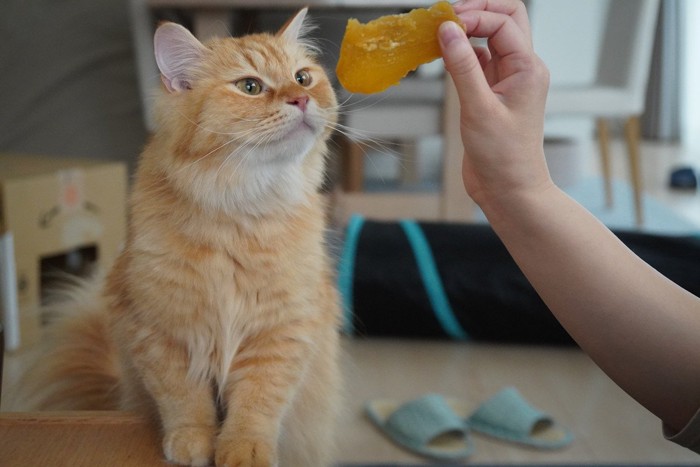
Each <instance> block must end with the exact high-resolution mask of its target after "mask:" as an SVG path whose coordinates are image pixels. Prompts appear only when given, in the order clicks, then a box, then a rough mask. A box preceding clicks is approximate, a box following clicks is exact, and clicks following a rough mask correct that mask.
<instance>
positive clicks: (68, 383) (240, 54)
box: [25, 10, 340, 467]
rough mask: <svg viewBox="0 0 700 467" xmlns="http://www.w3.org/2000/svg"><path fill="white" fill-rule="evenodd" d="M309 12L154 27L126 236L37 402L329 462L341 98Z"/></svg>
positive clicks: (253, 462) (188, 457)
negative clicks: (267, 26)
mask: <svg viewBox="0 0 700 467" xmlns="http://www.w3.org/2000/svg"><path fill="white" fill-rule="evenodd" d="M305 15H306V10H302V11H301V12H299V13H298V14H297V15H296V16H295V17H294V18H292V19H291V20H290V21H289V22H288V23H287V25H286V26H285V27H283V28H282V30H281V31H280V32H279V33H277V34H276V35H269V34H256V35H250V36H246V37H242V38H227V39H214V40H211V41H209V42H207V43H206V44H201V43H200V42H199V41H198V40H197V39H195V38H194V36H192V35H191V34H190V33H189V32H188V31H187V30H186V29H185V28H183V27H181V26H178V25H176V24H173V23H166V24H163V25H161V26H160V27H159V28H158V30H157V31H156V34H155V53H156V60H157V62H158V66H159V68H160V71H161V74H162V80H163V83H164V85H165V91H164V92H163V95H162V96H161V97H160V100H159V103H158V126H159V127H158V130H157V132H156V133H155V135H154V136H153V138H152V139H151V141H150V143H149V144H148V145H147V147H146V148H145V150H144V152H143V154H142V158H141V161H140V165H139V168H138V172H137V176H136V181H135V186H134V190H133V193H132V196H131V201H130V219H129V229H128V238H127V241H126V247H125V249H124V251H123V253H122V254H121V256H120V257H119V258H118V260H117V262H116V264H115V265H114V267H113V268H112V270H111V271H110V272H109V274H108V275H107V277H106V280H105V282H104V286H103V288H102V289H100V291H97V292H95V293H94V297H93V298H85V297H83V299H82V300H79V303H77V304H71V306H72V307H73V308H75V309H74V310H72V311H71V312H70V313H66V312H65V311H64V312H63V314H64V315H65V316H64V317H63V318H62V319H60V320H59V321H58V323H57V324H56V327H55V329H54V331H53V336H54V341H53V345H54V348H52V350H51V353H50V354H49V355H48V356H46V357H44V358H43V359H42V360H41V362H40V363H39V364H38V366H37V367H36V368H35V372H34V374H33V375H30V376H29V378H28V380H27V382H26V385H25V388H28V387H29V382H33V384H34V387H35V389H37V391H35V392H34V394H33V395H32V397H33V401H34V404H35V407H38V408H41V409H113V408H121V409H128V410H138V411H141V412H146V413H149V414H151V415H153V416H154V418H155V419H156V420H158V422H159V423H160V426H161V428H162V433H163V450H164V453H165V457H166V458H167V459H168V460H169V461H171V462H175V463H178V464H187V465H208V464H209V463H210V462H211V461H212V460H215V462H216V464H217V465H229V466H233V465H236V466H238V465H241V466H271V465H283V466H291V467H306V466H320V465H324V464H328V463H329V462H330V458H329V455H330V454H329V447H330V446H331V445H332V439H331V438H332V424H333V420H334V418H335V415H336V408H337V406H338V400H337V399H338V392H339V386H340V378H339V370H338V363H337V358H338V353H339V348H338V346H339V342H338V327H339V318H340V316H339V305H338V299H337V296H336V290H335V289H334V286H333V281H332V277H331V268H330V263H329V260H328V258H327V255H326V252H325V247H324V241H323V236H324V228H325V227H324V202H323V201H322V198H321V196H320V195H319V194H318V189H319V186H320V184H321V182H322V177H323V173H324V164H325V160H324V159H325V154H326V140H327V138H328V137H329V135H330V129H331V127H332V126H333V125H335V122H336V107H337V103H336V99H335V95H334V93H333V90H332V87H331V85H330V83H329V81H328V79H327V77H326V76H325V74H324V72H323V70H322V69H321V67H320V66H319V65H318V64H317V62H316V61H315V60H314V57H313V53H312V51H310V49H309V46H308V44H306V43H305V42H304V41H303V39H300V34H302V29H303V22H304V17H305ZM89 292H90V291H89V290H82V291H79V293H82V294H89ZM62 306H63V307H64V308H65V305H62Z"/></svg>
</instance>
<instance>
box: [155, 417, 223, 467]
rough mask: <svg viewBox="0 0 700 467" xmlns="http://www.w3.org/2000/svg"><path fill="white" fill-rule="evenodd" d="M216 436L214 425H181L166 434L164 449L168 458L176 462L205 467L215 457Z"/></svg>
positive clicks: (194, 466)
mask: <svg viewBox="0 0 700 467" xmlns="http://www.w3.org/2000/svg"><path fill="white" fill-rule="evenodd" d="M215 437H216V432H215V430H214V428H213V427H208V426H184V427H179V428H176V429H174V430H171V431H169V432H167V433H166V434H165V437H164V438H163V451H164V453H165V457H166V459H168V461H170V462H173V463H175V464H180V465H191V466H193V467H204V466H207V465H210V464H211V460H212V459H213V458H214V439H215Z"/></svg>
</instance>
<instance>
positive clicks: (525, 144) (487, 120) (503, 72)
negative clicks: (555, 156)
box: [439, 0, 552, 214]
mask: <svg viewBox="0 0 700 467" xmlns="http://www.w3.org/2000/svg"><path fill="white" fill-rule="evenodd" d="M453 7H454V10H455V12H456V13H457V15H458V16H459V18H460V20H461V21H462V22H463V23H464V25H465V26H466V29H467V33H468V34H469V35H470V36H473V37H479V38H487V40H488V48H484V47H477V48H474V47H472V45H471V44H470V43H469V41H468V39H467V37H466V35H465V33H464V31H462V30H461V29H460V28H459V27H458V26H457V25H455V24H454V23H449V22H447V23H444V24H442V25H441V27H440V30H439V39H440V46H441V48H442V54H443V58H444V61H445V67H446V68H447V71H448V72H449V73H450V75H451V76H452V79H453V80H454V82H455V85H456V87H457V93H458V96H459V101H460V107H461V116H460V118H461V120H460V128H461V137H462V143H463V145H464V160H463V164H462V178H463V181H464V185H465V188H466V190H467V193H468V194H469V195H470V196H471V197H472V199H474V201H476V202H477V203H478V204H479V205H480V206H481V207H482V209H484V208H485V207H487V206H489V205H491V204H492V203H510V202H511V201H510V200H511V199H512V196H514V195H515V196H518V195H520V194H522V193H523V192H531V190H541V189H545V188H546V187H548V186H551V185H552V182H551V178H550V176H549V172H548V170H547V166H546V163H545V160H544V150H543V146H542V145H543V126H544V105H545V100H546V96H547V89H548V87H549V72H548V70H547V68H546V67H545V65H544V63H543V62H542V61H541V60H540V59H539V57H537V55H535V52H534V50H533V47H532V39H531V36H530V26H529V22H528V17H527V12H526V10H525V6H524V5H523V3H522V2H521V1H519V0H463V1H461V2H458V3H456V4H454V5H453ZM487 214H488V213H487Z"/></svg>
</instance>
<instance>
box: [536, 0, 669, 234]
mask: <svg viewBox="0 0 700 467" xmlns="http://www.w3.org/2000/svg"><path fill="white" fill-rule="evenodd" d="M552 1H554V0H530V8H533V9H534V8H543V9H546V8H547V4H548V3H549V2H552ZM658 11H659V0H608V5H607V13H606V16H605V27H604V36H603V40H602V42H601V48H600V51H599V53H598V62H597V73H596V78H595V80H594V81H593V82H592V83H591V84H590V85H585V86H563V85H561V86H552V87H551V88H550V90H549V95H548V98H547V106H546V110H545V114H546V116H548V117H550V116H560V115H578V116H590V117H592V118H594V119H595V120H596V122H597V132H598V142H599V148H600V157H601V164H602V171H603V176H604V178H605V192H606V200H607V202H608V205H611V204H612V183H611V174H610V155H609V154H610V153H609V149H608V148H609V139H610V138H609V130H608V122H609V121H610V120H613V119H618V120H623V121H624V134H625V139H626V143H627V153H628V160H629V176H630V181H631V184H632V188H633V192H634V205H635V206H634V207H635V215H636V220H637V224H638V225H641V224H643V222H644V214H643V213H644V209H643V205H642V190H643V188H642V177H641V167H640V158H639V145H640V125H639V118H640V116H641V115H642V113H643V112H644V105H645V98H646V90H647V83H648V80H649V68H650V64H651V56H652V52H653V47H654V33H655V28H656V22H657V18H658ZM540 13H541V12H540ZM540 16H542V17H546V15H542V14H540ZM535 27H536V26H535ZM552 40H557V38H552Z"/></svg>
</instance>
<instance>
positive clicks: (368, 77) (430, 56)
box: [336, 1, 461, 94]
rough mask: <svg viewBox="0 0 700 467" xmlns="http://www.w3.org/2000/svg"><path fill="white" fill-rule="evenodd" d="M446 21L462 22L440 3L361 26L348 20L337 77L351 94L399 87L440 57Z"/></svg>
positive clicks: (446, 4) (449, 8)
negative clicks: (440, 31) (441, 28)
mask: <svg viewBox="0 0 700 467" xmlns="http://www.w3.org/2000/svg"><path fill="white" fill-rule="evenodd" d="M445 21H454V22H456V23H457V24H460V25H461V22H460V20H459V18H458V17H457V15H456V14H455V12H454V10H453V9H452V5H450V3H449V2H446V1H440V2H438V3H436V4H435V5H433V6H431V7H430V8H429V9H425V8H418V9H415V10H412V11H410V12H409V13H404V14H400V15H387V16H382V17H380V18H377V19H375V20H372V21H370V22H368V23H367V24H361V23H360V22H359V21H357V20H356V19H354V18H352V19H350V20H348V24H347V26H346V28H345V35H344V36H343V42H342V44H341V46H340V58H339V60H338V65H337V67H336V74H337V76H338V80H339V81H340V84H341V85H342V86H343V87H344V88H345V89H347V90H348V91H350V92H359V93H363V94H371V93H375V92H380V91H383V90H385V89H387V88H388V87H389V86H392V85H395V84H398V83H399V81H400V80H401V78H403V77H404V76H406V75H407V74H408V73H409V72H411V71H412V70H415V69H416V68H417V67H418V66H419V65H422V64H423V63H427V62H429V61H432V60H435V59H436V58H438V57H440V44H439V43H438V37H437V30H438V27H439V26H440V24H442V23H444V22H445Z"/></svg>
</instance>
